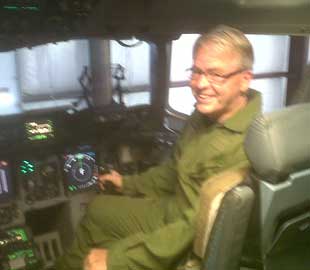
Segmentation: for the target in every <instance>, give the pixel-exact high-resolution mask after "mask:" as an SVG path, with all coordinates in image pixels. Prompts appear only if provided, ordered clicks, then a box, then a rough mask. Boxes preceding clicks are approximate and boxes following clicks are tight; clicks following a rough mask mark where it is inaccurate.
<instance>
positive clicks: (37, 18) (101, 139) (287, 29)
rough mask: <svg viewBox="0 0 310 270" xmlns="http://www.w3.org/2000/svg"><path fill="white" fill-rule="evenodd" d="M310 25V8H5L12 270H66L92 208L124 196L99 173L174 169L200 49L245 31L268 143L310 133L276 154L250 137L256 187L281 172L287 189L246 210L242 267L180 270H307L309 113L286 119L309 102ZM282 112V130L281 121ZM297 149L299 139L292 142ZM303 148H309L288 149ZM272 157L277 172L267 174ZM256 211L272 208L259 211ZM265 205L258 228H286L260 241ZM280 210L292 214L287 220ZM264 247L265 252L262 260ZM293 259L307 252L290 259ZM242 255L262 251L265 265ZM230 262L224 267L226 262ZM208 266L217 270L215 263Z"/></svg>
mask: <svg viewBox="0 0 310 270" xmlns="http://www.w3.org/2000/svg"><path fill="white" fill-rule="evenodd" d="M309 12H310V1H308V0H295V1H290V0H282V1H278V0H273V1H266V0H260V1H253V0H220V1H209V0H195V1H184V0H181V1H180V0H179V1H175V0H171V1H161V0H157V1H153V0H131V1H119V0H113V1H112V0H55V1H47V0H1V1H0V269H1V270H37V269H40V270H41V269H46V270H47V269H53V268H52V267H53V266H54V263H55V260H56V259H57V258H58V257H59V256H60V255H62V254H63V252H64V250H65V249H66V248H68V247H69V246H70V244H71V242H72V239H73V237H74V232H75V229H76V226H77V224H78V223H79V221H80V219H81V217H82V216H83V214H84V213H85V211H86V208H87V205H88V203H89V202H90V201H91V199H92V198H94V196H96V195H97V194H101V193H109V194H113V193H115V190H113V188H111V187H109V186H107V188H106V191H102V190H100V188H99V187H98V184H97V182H98V174H100V173H102V172H104V171H108V170H110V169H116V170H118V171H119V172H121V173H122V174H134V173H139V172H143V171H144V170H146V169H147V168H149V167H151V166H153V165H156V164H160V163H161V162H162V161H164V160H165V159H166V158H167V157H169V155H170V154H171V151H172V149H173V145H174V143H175V141H176V139H177V138H178V135H179V132H180V131H181V130H182V128H183V126H184V123H185V120H186V119H187V117H188V115H189V114H190V113H191V112H192V111H193V104H194V100H193V98H192V96H191V91H190V89H189V85H188V77H187V75H186V69H187V68H188V67H189V66H190V65H191V61H192V59H191V53H192V51H191V48H192V45H193V43H194V40H195V39H196V38H197V36H198V35H199V34H200V33H203V32H206V31H207V30H208V29H210V28H212V27H213V26H215V25H218V24H227V25H231V26H234V27H237V28H239V29H241V30H242V31H244V32H245V33H246V34H247V37H248V38H249V40H250V41H251V42H252V44H253V47H254V52H255V66H254V80H253V83H252V86H251V87H253V88H255V89H256V88H257V89H259V90H260V91H261V93H262V96H263V106H264V113H266V114H267V115H268V116H267V118H263V120H261V121H266V123H267V124H266V129H263V131H262V134H263V135H264V134H265V133H264V132H266V134H267V133H268V132H269V130H267V129H268V127H270V126H268V123H269V122H268V121H269V119H271V120H272V121H274V119H275V121H276V122H275V124H274V126H276V127H278V126H279V127H281V128H282V125H283V122H285V121H286V120H285V119H288V120H287V123H291V122H290V121H292V123H295V122H296V121H298V120H296V119H295V118H294V117H292V114H297V115H298V117H300V119H302V121H303V122H302V123H299V124H298V125H293V124H292V125H291V126H290V128H291V129H292V130H296V134H295V133H294V134H293V135H292V136H291V137H290V135H286V134H285V133H286V132H287V133H289V130H287V129H285V128H284V129H281V128H279V129H277V130H276V131H272V132H274V133H272V134H274V136H275V137H272V139H271V140H269V141H267V142H266V141H264V139H262V138H261V137H260V136H263V135H261V134H256V131H255V127H254V128H253V130H254V131H252V133H253V134H254V135H253V134H252V133H251V134H249V138H248V141H247V143H248V145H249V146H247V147H248V151H249V156H250V157H251V158H250V159H251V162H252V164H253V168H255V170H256V171H258V172H259V173H258V175H259V176H258V177H256V178H255V177H253V178H255V179H257V178H259V179H260V180H261V179H264V177H265V176H266V175H267V174H268V175H269V172H272V173H270V174H272V175H273V177H274V178H273V180H268V181H267V180H266V181H265V182H264V181H263V184H258V185H256V187H255V188H254V190H256V191H257V190H259V192H258V191H257V192H256V196H255V194H253V195H246V196H253V197H255V199H251V204H247V208H240V209H241V210H242V211H243V210H244V211H245V212H247V213H248V218H247V219H245V220H246V221H245V223H244V224H246V225H244V224H243V225H244V226H249V230H248V231H247V232H244V237H243V238H244V239H247V240H248V241H246V240H244V239H243V238H242V243H240V247H241V248H240V254H239V257H238V258H237V259H236V256H233V259H234V261H236V260H237V262H238V263H237V264H236V266H233V267H234V268H229V266H227V265H226V266H223V265H220V264H216V263H214V264H213V265H212V263H211V262H212V260H209V262H210V263H209V265H208V264H207V263H203V264H202V265H200V266H199V268H190V264H187V265H186V266H185V267H187V268H180V269H186V270H187V269H201V270H206V269H207V270H235V269H239V270H241V269H243V270H246V269H249V270H250V269H267V270H277V269H281V270H282V269H283V270H308V269H309V268H310V250H309V249H307V248H309V247H310V229H309V228H310V204H309V202H310V186H309V183H310V172H309V170H310V165H309V164H310V145H309V139H307V137H306V136H307V135H310V131H309V120H310V107H309V106H307V105H305V106H304V105H301V106H304V107H302V108H301V109H300V108H298V109H296V112H295V111H285V110H286V109H287V108H286V107H290V106H299V103H303V104H304V103H306V104H309V102H310V87H309V79H308V78H309V74H310V73H309V63H310V60H309V59H310V58H309V55H310V53H309V52H310V42H309V35H310V18H309ZM282 110H284V111H285V113H282ZM279 111H281V116H279V117H278V118H281V117H282V118H281V119H283V120H281V122H280V123H279V120H278V118H277V116H275V115H274V113H277V112H279ZM269 114H272V116H271V117H270V118H268V117H269ZM283 115H284V116H283ZM298 117H297V118H298ZM291 118H293V119H292V120H291ZM266 119H267V120H266ZM277 121H278V122H277ZM307 121H308V122H307ZM264 123H265V122H264ZM256 124H257V123H256ZM257 125H258V126H259V124H257ZM254 126H255V124H254ZM301 126H302V128H301ZM304 126H305V127H304ZM259 128H260V126H259ZM279 130H280V131H281V132H279V133H277V132H278V131H279ZM297 130H301V131H300V133H302V135H300V133H298V134H297ZM266 136H268V134H267V135H266ZM277 136H278V137H277ZM285 136H287V137H286V138H289V139H287V140H285V139H283V140H282V139H280V138H282V137H285ZM295 138H297V139H296V140H299V141H302V142H304V144H303V146H300V145H296V147H297V148H296V149H299V150H295V148H294V149H289V150H287V148H285V146H286V145H290V142H291V141H294V140H295ZM273 139H274V140H275V141H274V142H275V143H274V144H271V143H270V142H273ZM258 143H260V144H259V145H258V146H255V144H258ZM253 145H254V146H253ZM275 145H276V147H277V146H278V145H280V146H279V147H282V148H281V149H284V150H283V153H282V152H281V151H282V150H280V152H281V153H280V154H279V155H276V154H274V153H269V152H268V151H269V150H266V152H264V153H260V149H259V148H261V149H265V148H266V149H270V148H272V147H274V146H275ZM260 146H261V147H260ZM255 147H257V148H255ZM264 147H265V148H264ZM292 147H295V144H293V146H292ZM298 147H299V148H298ZM253 149H254V150H253ZM296 152H298V153H299V154H300V155H298V154H293V153H296ZM253 153H254V154H253ZM266 153H268V155H269V157H270V159H271V158H272V157H273V154H274V155H275V156H274V160H273V159H272V160H271V161H270V162H269V163H268V164H267V165H266V164H263V165H261V164H262V163H261V162H262V159H264V157H265V155H266ZM286 155H289V156H294V157H295V156H296V159H298V161H296V163H294V162H293V161H291V160H288V159H286V158H285V157H284V156H286ZM260 158H261V159H260ZM278 161H279V162H280V165H279V163H277V162H278ZM281 162H282V163H281ZM300 164H301V165H300ZM305 164H306V165H305ZM278 166H279V167H280V168H278ZM295 167H296V168H298V173H299V174H298V175H296V174H294V173H296V171H295V170H293V169H292V168H294V169H295ZM274 168H277V169H278V170H277V173H274V172H273V169H274ZM287 168H289V169H288V170H287ZM279 171H280V172H279ZM282 172H283V174H282ZM300 174H301V175H300ZM262 175H263V177H262ZM292 175H293V176H292ZM284 178H285V181H284V180H283V179H284ZM296 178H297V180H296ZM274 179H281V180H274ZM287 179H289V180H287ZM299 179H301V180H299ZM297 182H298V184H297ZM294 183H296V184H294ZM290 185H291V186H294V189H293V191H292V194H293V195H291V193H290V192H291V189H289V187H288V186H290ZM284 186H285V187H284ZM275 190H276V191H278V190H279V191H278V192H276V191H275ZM237 191H238V190H237ZM241 192H242V194H243V192H244V191H243V190H242V191H241ZM246 192H248V191H246ZM273 192H274V193H273ZM254 193H255V192H254ZM257 194H259V195H257ZM273 194H276V195H275V197H276V198H277V199H275V200H276V202H274V200H273V198H274V197H273ZM242 196H243V195H242ZM286 196H287V197H286ZM295 197H298V198H299V199H298V200H297V198H296V200H294V199H292V198H295ZM257 198H259V199H257ZM257 200H262V201H263V203H262V204H260V205H259V206H257ZM286 200H288V201H290V202H291V204H290V203H289V204H288V205H287V204H286V203H285V201H286ZM226 203H227V202H226ZM252 203H253V204H254V205H255V204H256V208H255V207H254V208H253V209H256V210H255V211H257V212H259V217H260V221H256V223H257V224H258V223H259V222H261V223H260V224H261V225H262V227H264V226H265V225H266V224H267V225H268V220H269V221H270V220H272V222H273V223H272V224H271V223H270V224H269V225H268V226H269V227H268V226H267V225H266V230H265V231H264V232H262V231H261V232H260V233H261V235H260V236H258V238H255V237H256V236H257V235H256V233H257V232H255V231H252V230H251V226H252V223H253V222H254V223H255V221H253V220H255V219H253V218H252V219H251V220H252V221H251V222H252V223H251V222H250V221H249V220H250V213H251V211H252V208H249V205H252ZM281 205H285V207H284V208H285V209H288V210H287V211H284V210H283V211H282V210H281V211H280V210H279V209H280V208H281ZM286 205H287V206H286ZM242 207H243V206H242ZM258 208H259V209H258ZM228 209H229V207H228ZM270 209H272V210H270ZM281 209H282V208H281ZM278 210H279V215H277V216H276V217H274V216H273V214H274V213H275V212H276V213H278V212H277V211H278ZM230 211H231V212H233V213H234V210H230ZM253 211H254V210H253ZM271 212H272V213H271ZM240 218H243V217H240ZM226 222H229V220H228V221H226ZM270 222H271V221H270ZM216 224H217V223H216ZM263 225H264V226H263ZM219 226H220V225H219ZM253 226H254V225H253ZM267 227H268V228H267ZM219 228H221V227H219ZM264 228H265V227H264ZM225 232H226V231H225V229H223V231H222V235H225ZM246 233H247V235H246ZM253 235H254V236H253ZM252 239H254V240H252ZM257 239H259V240H257ZM295 240H296V243H295V242H294V241H295ZM216 241H219V242H216V243H220V244H219V245H224V246H225V244H222V242H220V240H216ZM236 241H237V240H236ZM238 241H239V242H241V240H238ZM224 242H225V241H224ZM258 242H260V244H261V247H259V248H258V249H259V251H257V250H256V247H252V246H253V243H258ZM287 243H290V244H287ZM292 243H295V244H294V245H293V244H292ZM290 245H292V246H290ZM287 246H289V248H288V249H289V250H290V248H291V247H293V249H294V252H292V253H290V252H289V253H284V254H285V256H283V257H281V256H282V255H281V256H280V255H279V254H282V253H281V252H282V251H283V250H286V248H287ZM304 246H306V247H307V248H306V249H303V247H304ZM242 247H245V248H244V249H248V251H249V250H250V249H253V250H254V251H255V252H256V251H257V252H256V254H255V256H254V255H253V256H252V254H250V255H249V254H247V252H245V251H243V252H242ZM301 247H302V248H301ZM204 248H205V246H204ZM210 248H211V247H209V249H210ZM213 248H216V244H215V246H213ZM209 249H208V250H209ZM223 250H224V249H222V253H218V256H220V255H221V256H226V255H227V252H228V251H223ZM208 252H211V253H212V250H209V251H208ZM255 252H254V253H255ZM308 252H309V253H308ZM216 254H217V253H216ZM242 254H243V255H244V256H243V257H242V256H241V255H242ZM257 254H259V255H257ZM292 254H293V255H292ZM245 255H247V256H245ZM248 255H249V256H248ZM210 256H211V255H210ZM229 256H230V255H227V258H230V257H229ZM251 256H252V257H251ZM290 256H291V257H290ZM202 257H203V258H204V260H203V261H205V260H208V259H206V255H205V253H203V255H202ZM249 257H250V259H249ZM253 258H254V259H253ZM270 258H271V259H270ZM273 258H275V259H274V260H273ZM284 258H285V259H284ZM286 259H287V260H286ZM214 260H217V261H219V260H220V259H219V257H216V258H214ZM224 261H225V260H224ZM225 262H226V263H228V264H229V263H231V260H230V259H229V260H228V259H227V261H225ZM231 265H234V264H231ZM231 267H232V266H231ZM285 267H286V268H285ZM109 270H110V269H109ZM154 270H155V269H154ZM171 270H172V269H171Z"/></svg>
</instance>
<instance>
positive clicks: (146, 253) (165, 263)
mask: <svg viewBox="0 0 310 270" xmlns="http://www.w3.org/2000/svg"><path fill="white" fill-rule="evenodd" d="M193 239H194V226H193V224H192V223H189V222H188V221H186V220H184V219H178V220H176V221H175V222H173V223H169V224H167V225H166V226H164V227H162V228H160V229H158V230H155V231H154V232H153V233H150V234H143V233H137V234H135V235H132V236H130V237H128V238H126V239H123V240H121V241H119V242H117V243H116V244H115V245H114V246H112V247H111V248H110V249H109V250H108V259H107V265H108V270H114V269H122V270H123V269H124V270H125V269H126V270H145V269H156V270H167V269H174V268H175V266H176V265H177V264H179V263H180V261H181V259H182V258H183V256H185V254H186V253H187V252H188V250H189V249H190V247H191V243H192V242H193Z"/></svg>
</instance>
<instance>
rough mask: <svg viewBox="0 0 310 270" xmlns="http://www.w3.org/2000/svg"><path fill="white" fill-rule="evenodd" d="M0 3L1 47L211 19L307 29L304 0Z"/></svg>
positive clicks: (154, 35) (285, 30) (154, 33)
mask: <svg viewBox="0 0 310 270" xmlns="http://www.w3.org/2000/svg"><path fill="white" fill-rule="evenodd" d="M16 3H17V4H16ZM76 3H78V5H76ZM0 5H1V10H0V50H1V51H5V50H10V49H14V48H19V47H24V46H28V47H31V46H34V45H39V44H42V43H46V42H55V41H61V40H67V39H72V38H85V37H102V38H115V39H122V38H127V37H132V36H135V37H137V38H140V39H144V40H154V39H175V38H177V37H178V36H179V35H180V34H182V33H199V32H205V31H207V30H208V29H209V28H210V27H212V26H214V25H217V24H228V25H232V26H235V27H238V28H240V29H242V30H243V31H245V32H247V33H265V34H269V33H270V34H296V35H308V34H309V33H310V16H309V14H310V0H273V1H270V0H217V1H214V0H192V1H188V0H169V1H166V0H165V1H164V0H130V1H123V0H83V1H82V0H79V1H77V0H75V1H72V0H56V1H48V0H45V1H44V0H40V1H38V0H37V1H35V0H32V1H29V0H27V1H26V0H24V1H23V0H20V1H13V0H5V1H1V4H0Z"/></svg>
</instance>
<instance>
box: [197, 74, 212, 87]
mask: <svg viewBox="0 0 310 270" xmlns="http://www.w3.org/2000/svg"><path fill="white" fill-rule="evenodd" d="M210 86H211V84H210V82H209V80H208V78H207V76H205V75H203V74H202V75H200V76H199V77H198V78H197V81H196V87H197V88H200V89H204V88H207V87H210Z"/></svg>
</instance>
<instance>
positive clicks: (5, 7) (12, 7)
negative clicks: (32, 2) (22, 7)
mask: <svg viewBox="0 0 310 270" xmlns="http://www.w3.org/2000/svg"><path fill="white" fill-rule="evenodd" d="M3 8H4V9H10V10H17V9H19V8H18V7H16V6H4V7H3Z"/></svg>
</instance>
